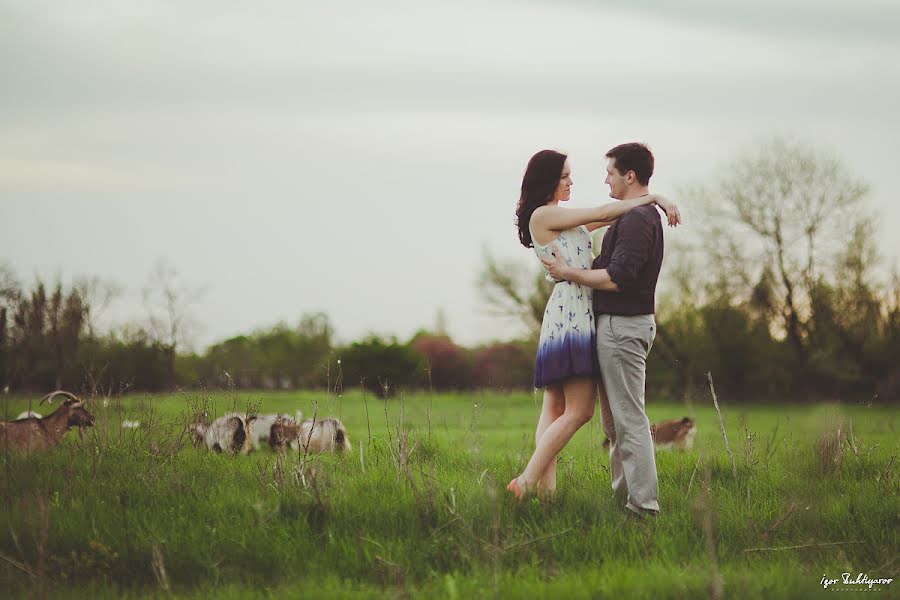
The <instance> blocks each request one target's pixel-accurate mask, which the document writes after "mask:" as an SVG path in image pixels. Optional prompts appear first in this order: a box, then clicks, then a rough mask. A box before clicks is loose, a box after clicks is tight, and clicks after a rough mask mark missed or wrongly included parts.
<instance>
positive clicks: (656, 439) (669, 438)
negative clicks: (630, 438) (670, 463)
mask: <svg viewBox="0 0 900 600" xmlns="http://www.w3.org/2000/svg"><path fill="white" fill-rule="evenodd" d="M696 434H697V424H696V423H695V422H694V420H693V419H692V418H690V417H684V418H681V419H669V420H667V421H660V422H659V423H653V424H651V425H650V437H651V438H652V439H653V445H654V447H655V448H656V449H657V450H671V449H674V448H677V449H679V450H690V449H691V448H693V446H694V436H695V435H696ZM603 447H604V448H609V438H607V439H605V440H603Z"/></svg>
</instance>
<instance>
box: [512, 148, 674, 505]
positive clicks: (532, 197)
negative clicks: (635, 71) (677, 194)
mask: <svg viewBox="0 0 900 600" xmlns="http://www.w3.org/2000/svg"><path fill="white" fill-rule="evenodd" d="M606 158H607V165H606V184H607V185H608V186H609V195H610V197H612V198H614V199H615V200H616V201H615V202H610V203H608V204H604V205H602V206H598V207H596V208H577V209H570V208H563V207H562V206H560V204H561V203H562V202H565V201H567V200H568V199H569V195H570V191H571V187H572V170H571V167H570V165H569V161H568V159H567V157H566V155H564V154H561V153H559V152H555V151H553V150H542V151H541V152H538V153H537V154H535V155H534V156H533V157H532V158H531V160H530V161H529V163H528V167H527V169H526V170H525V177H524V178H523V179H522V194H521V196H520V198H519V204H518V206H517V208H516V219H517V226H518V229H519V240H520V241H521V242H522V245H523V246H525V247H526V248H531V247H533V248H534V251H535V254H537V256H538V258H540V260H541V264H542V266H543V269H544V272H545V273H546V275H547V277H548V278H550V279H552V280H553V281H556V282H557V283H556V285H555V286H554V288H553V291H552V293H551V295H550V300H549V301H548V302H547V308H546V310H545V311H544V317H543V322H542V325H541V337H540V341H539V343H538V352H537V359H536V361H535V374H534V385H535V387H536V388H543V390H544V403H543V408H542V409H541V416H540V419H539V420H538V425H537V432H536V433H535V443H536V446H537V447H536V448H535V451H534V454H533V455H532V457H531V460H530V461H529V462H528V465H527V466H526V467H525V470H524V471H523V472H522V474H521V475H519V476H518V477H516V478H515V479H513V480H512V481H511V482H510V483H509V486H508V487H507V489H508V490H509V491H510V492H512V493H513V494H514V495H515V496H516V497H517V498H521V497H522V496H523V495H524V494H527V493H531V492H537V493H538V494H539V495H541V496H549V495H552V494H553V492H554V491H555V489H556V457H557V455H558V454H559V452H560V450H562V448H563V446H565V445H566V443H567V442H568V441H569V439H571V437H572V435H574V433H575V432H576V431H577V430H578V428H579V427H581V426H582V425H584V424H585V423H587V422H588V421H589V420H590V419H591V417H592V416H593V414H594V393H595V390H597V389H599V393H600V410H601V420H602V424H603V431H604V432H605V433H606V437H607V438H609V440H610V446H609V453H610V467H611V476H612V487H613V490H615V492H616V494H617V495H620V496H621V497H622V498H624V499H625V500H626V504H625V507H626V508H627V509H628V510H630V511H631V512H632V513H634V514H636V515H638V516H641V517H643V516H645V515H653V516H656V515H657V514H658V513H659V486H658V483H657V477H656V457H655V454H654V449H653V440H652V438H651V435H650V422H649V420H648V419H647V414H646V412H645V411H644V382H645V376H646V363H647V355H648V354H649V352H650V347H651V346H652V345H653V340H654V338H655V337H656V322H655V320H654V317H653V314H654V312H655V292H656V280H657V278H658V276H659V270H660V267H661V265H662V258H663V228H662V223H661V219H660V215H659V213H658V212H657V210H656V206H658V207H659V208H661V209H662V210H663V211H664V212H665V213H666V215H667V218H668V222H669V225H670V226H675V225H678V224H680V222H681V217H680V215H679V213H678V209H677V207H676V206H675V205H674V204H673V203H671V202H670V201H668V200H667V199H666V198H664V197H662V196H660V195H657V194H650V191H649V187H648V186H649V184H650V176H651V175H653V154H652V153H651V152H650V150H649V149H648V148H647V147H646V146H645V145H643V144H637V143H631V144H622V145H620V146H616V147H615V148H613V149H612V150H610V151H609V152H607V153H606ZM654 205H655V206H654ZM606 226H608V227H609V229H608V231H606V233H605V235H604V237H603V244H602V247H601V251H600V255H599V256H598V257H597V259H596V260H593V261H592V253H591V234H590V232H591V231H594V230H595V229H599V228H600V227H606Z"/></svg>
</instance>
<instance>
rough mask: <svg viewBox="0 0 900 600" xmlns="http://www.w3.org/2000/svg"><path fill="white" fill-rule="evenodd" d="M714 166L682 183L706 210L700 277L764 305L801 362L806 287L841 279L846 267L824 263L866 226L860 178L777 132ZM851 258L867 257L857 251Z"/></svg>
mask: <svg viewBox="0 0 900 600" xmlns="http://www.w3.org/2000/svg"><path fill="white" fill-rule="evenodd" d="M721 172H722V173H723V176H722V177H721V179H720V181H719V182H718V183H717V184H715V185H713V186H704V187H698V188H693V189H692V190H689V192H688V193H689V194H690V195H693V196H696V197H698V198H700V199H701V202H702V204H703V205H704V209H703V211H702V212H704V213H706V215H707V218H706V227H705V231H703V232H702V235H701V236H700V238H701V240H702V242H701V246H702V250H703V252H705V253H706V255H707V258H708V261H707V263H706V265H707V269H708V270H707V272H706V274H705V275H706V277H705V283H707V284H710V283H713V285H712V286H711V287H712V288H716V287H718V289H719V292H720V293H723V294H727V295H730V296H732V297H738V298H751V304H753V305H754V308H755V309H757V310H758V311H760V312H761V313H766V314H771V315H772V316H773V319H772V320H771V321H770V323H772V326H773V328H774V333H776V334H778V333H780V334H782V335H784V336H785V337H786V339H787V340H788V341H789V343H790V345H791V347H792V348H793V350H794V352H795V355H796V358H797V361H798V366H799V367H800V368H801V369H805V367H806V366H807V365H808V364H809V354H810V349H809V347H808V345H807V333H808V328H809V325H810V319H811V317H812V315H813V304H814V302H813V296H814V294H815V293H816V289H817V287H819V286H821V284H823V283H828V284H831V285H841V284H843V283H844V282H843V281H842V280H841V278H843V277H846V276H847V274H846V272H840V273H839V272H837V270H836V269H835V268H834V267H835V266H836V265H838V264H839V263H840V261H841V260H842V259H844V260H848V259H847V258H846V257H847V249H848V248H849V247H852V245H853V244H854V236H855V235H857V236H858V235H859V232H864V231H867V230H870V228H871V226H872V219H871V217H870V216H869V214H868V213H867V211H866V207H865V203H864V198H865V196H866V193H867V191H868V188H867V186H866V185H865V184H864V183H862V182H861V181H859V180H857V179H856V178H855V177H854V176H853V174H852V173H850V172H849V171H848V170H847V168H846V167H845V166H844V164H843V163H842V162H841V161H839V160H838V159H836V158H834V157H832V156H830V155H828V154H826V153H824V152H822V151H820V150H818V149H816V148H814V147H812V146H810V145H808V144H805V143H802V142H798V141H794V140H789V139H785V138H774V139H772V140H770V141H769V142H767V143H765V144H764V145H762V146H761V147H760V148H758V149H757V150H756V151H754V152H749V153H747V154H745V155H744V156H743V157H741V158H740V159H739V160H738V161H736V162H735V163H733V164H732V165H731V166H730V167H729V168H727V169H723V170H722V171H721ZM857 242H858V240H857ZM852 259H854V260H856V261H857V262H858V261H863V262H866V263H871V261H873V260H874V258H873V256H872V255H869V254H865V253H862V254H860V253H857V254H856V256H854V257H852ZM858 268H862V269H863V271H862V272H864V270H865V268H863V267H862V266H861V265H858ZM698 279H699V280H700V281H704V277H702V276H700V277H698Z"/></svg>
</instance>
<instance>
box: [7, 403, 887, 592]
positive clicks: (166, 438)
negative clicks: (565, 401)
mask: <svg viewBox="0 0 900 600" xmlns="http://www.w3.org/2000/svg"><path fill="white" fill-rule="evenodd" d="M29 400H31V401H33V402H34V401H35V399H34V398H30V399H29V398H24V397H16V398H10V399H7V400H6V402H5V406H3V407H2V408H3V410H4V411H7V414H9V415H11V416H14V415H15V414H18V412H19V411H21V410H24V409H25V408H26V407H27V405H28V403H29ZM720 400H721V402H722V404H723V407H722V408H723V415H724V419H725V424H726V432H727V435H728V438H729V442H730V446H731V449H732V452H733V454H734V459H735V463H736V464H735V466H736V473H737V476H736V477H735V476H734V473H733V471H732V466H731V462H730V460H729V457H728V455H727V454H726V452H725V446H724V441H723V439H722V436H721V434H720V432H719V422H718V418H717V416H716V413H715V410H714V409H713V408H712V405H711V403H710V404H709V405H706V404H704V405H695V406H693V407H685V406H683V405H678V404H673V403H663V402H659V401H653V400H651V401H650V403H649V405H648V413H649V416H650V418H651V419H652V420H659V419H664V418H672V417H678V416H682V415H685V414H688V415H690V416H693V417H694V418H695V419H696V420H697V422H698V427H699V433H698V437H697V441H696V443H695V448H694V450H693V451H690V452H684V453H682V452H672V453H666V452H660V453H658V454H657V463H658V472H659V479H660V494H661V497H660V504H661V508H662V512H661V516H660V517H659V518H658V519H656V520H652V521H633V520H631V519H629V518H628V517H627V515H626V513H625V511H624V510H623V508H622V506H621V505H622V502H621V501H620V500H618V499H616V498H615V497H614V496H613V494H612V490H611V488H610V480H609V472H608V471H609V460H608V457H607V455H606V452H605V451H604V450H603V449H602V447H601V442H602V439H603V436H602V433H600V428H599V414H598V415H597V416H595V419H594V421H592V422H591V423H590V424H589V425H588V426H586V427H584V428H582V430H580V431H579V432H578V433H577V434H576V436H575V438H574V439H573V440H572V442H571V443H570V444H569V445H568V446H567V447H566V449H565V450H564V451H563V453H562V454H561V456H560V463H559V486H558V487H559V491H558V495H557V497H556V498H555V499H554V500H553V501H551V502H547V503H541V502H540V501H538V500H537V499H532V500H528V501H525V502H523V503H516V502H515V501H513V500H512V499H511V498H509V497H508V495H507V493H506V491H505V485H506V483H507V482H508V481H509V479H511V478H512V477H513V476H514V475H515V474H517V473H518V472H520V471H521V469H522V468H523V467H524V465H525V463H526V461H527V460H528V458H529V456H530V453H531V451H532V450H533V447H534V442H533V435H534V426H535V424H536V422H537V416H538V413H539V410H540V399H539V398H536V397H532V396H531V395H526V394H510V395H503V394H488V393H485V394H474V395H433V396H432V395H429V394H424V395H416V396H408V397H405V398H398V399H392V400H390V401H387V402H385V401H382V400H378V399H375V398H373V397H371V396H368V397H365V396H363V395H362V394H361V393H356V392H352V393H347V394H344V395H341V396H335V395H326V394H324V393H322V394H317V393H312V392H304V393H240V392H231V393H222V394H186V395H174V396H145V395H133V396H128V397H125V398H113V399H111V401H110V402H109V405H108V406H103V403H102V402H100V401H93V402H92V404H91V410H92V412H93V413H94V415H95V417H96V420H97V423H96V426H95V427H94V428H92V429H91V430H89V431H88V432H87V434H86V435H85V437H84V439H80V438H79V436H78V435H77V434H76V433H74V432H72V433H70V434H69V435H68V436H67V439H66V441H65V442H64V443H63V444H62V445H61V446H60V447H58V448H56V449H54V450H52V451H49V452H45V453H39V454H32V455H29V456H21V455H16V454H10V453H4V454H3V463H2V465H0V468H2V474H0V475H2V492H0V502H2V506H3V510H2V516H0V553H2V558H0V580H2V584H0V591H2V592H3V593H4V595H8V596H28V595H33V594H46V595H50V596H53V597H70V596H71V597H117V598H118V597H130V596H145V595H165V594H169V593H171V594H174V595H177V596H183V597H194V596H197V597H200V596H203V597H205V596H209V595H213V594H214V595H216V596H218V597H225V598H228V597H246V596H269V595H275V594H277V595H282V594H289V595H291V596H300V595H315V596H316V597H360V598H362V597H383V596H391V597H393V596H396V595H398V594H400V595H409V596H413V597H447V598H472V597H504V598H506V597H523V598H525V597H547V598H551V597H552V598H555V597H559V596H567V597H573V598H589V597H605V596H617V597H628V598H668V597H671V598H682V597H707V596H708V595H710V594H712V595H715V594H717V593H721V594H723V595H724V596H725V597H729V598H734V597H747V598H755V597H766V598H770V597H771V598H798V597H803V598H806V597H815V596H817V595H821V596H828V595H831V594H833V592H832V591H831V590H827V591H826V590H823V588H822V586H821V585H819V582H820V580H821V579H822V577H823V575H828V576H829V577H830V578H836V577H839V574H840V573H842V572H845V571H850V572H852V573H854V575H855V574H856V573H857V572H866V573H868V574H869V576H870V577H876V576H877V577H892V576H893V575H894V574H895V573H896V570H897V555H898V552H897V549H898V545H897V532H898V514H900V511H898V508H900V506H898V494H897V492H898V489H897V478H896V475H895V473H896V462H897V461H896V460H895V457H896V455H897V454H898V452H897V451H898V437H897V435H896V429H895V411H894V410H893V409H891V408H885V407H877V406H872V407H867V406H842V405H789V404H785V405H777V406H773V405H767V406H740V407H731V406H729V405H728V402H727V399H720ZM204 404H205V405H206V406H207V409H208V410H209V411H210V412H211V413H213V414H221V413H224V412H227V411H229V410H233V409H237V410H245V409H246V408H247V407H248V406H249V407H250V408H256V407H258V408H259V409H260V410H261V411H262V412H281V411H287V412H291V413H293V411H294V410H295V409H298V408H299V409H301V410H303V412H304V414H305V415H306V416H312V415H313V413H314V412H315V413H316V414H317V416H318V417H323V416H339V417H340V418H341V419H342V420H343V421H344V423H345V424H346V426H347V429H348V431H349V436H350V440H351V443H352V445H353V450H352V452H351V453H350V454H347V455H339V456H338V455H316V456H312V455H310V456H306V457H303V456H300V455H299V454H294V453H290V454H288V455H285V456H280V455H275V454H273V453H270V452H261V453H253V454H251V455H249V456H237V457H233V456H224V455H220V454H215V453H211V452H207V451H205V450H198V449H194V448H192V447H191V445H190V442H189V440H188V438H187V436H186V435H185V434H184V433H183V431H184V426H185V424H186V422H187V420H188V419H189V418H190V414H191V412H192V411H193V410H196V409H197V408H198V407H199V406H201V405H204ZM123 419H136V420H140V421H141V422H142V426H141V427H140V428H138V429H133V430H130V429H123V428H122V427H121V422H122V420H123ZM851 426H852V434H851V433H850V431H851ZM838 427H840V434H839V435H837V434H836V432H837V430H838ZM823 544H830V545H823ZM795 546H800V547H799V548H793V547H795ZM896 589H897V588H896V586H894V587H893V589H892V588H891V587H886V588H883V593H882V596H884V595H885V594H884V592H887V594H888V595H889V594H890V592H891V591H895V590H896ZM880 597H881V596H880Z"/></svg>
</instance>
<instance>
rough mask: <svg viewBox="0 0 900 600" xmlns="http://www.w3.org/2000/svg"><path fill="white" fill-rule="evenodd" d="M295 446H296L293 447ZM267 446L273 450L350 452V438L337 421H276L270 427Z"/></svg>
mask: <svg viewBox="0 0 900 600" xmlns="http://www.w3.org/2000/svg"><path fill="white" fill-rule="evenodd" d="M295 444H296V446H295ZM269 445H270V446H271V447H272V448H273V449H285V448H287V446H288V445H290V446H291V447H292V448H302V449H304V450H308V451H310V452H350V450H351V446H350V438H348V437H347V429H346V428H345V427H344V424H343V423H341V422H340V421H338V420H337V419H322V420H320V421H313V419H306V420H305V421H303V422H302V423H299V424H297V423H287V422H285V421H284V420H278V421H276V422H275V424H274V425H272V431H271V435H270V437H269Z"/></svg>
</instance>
